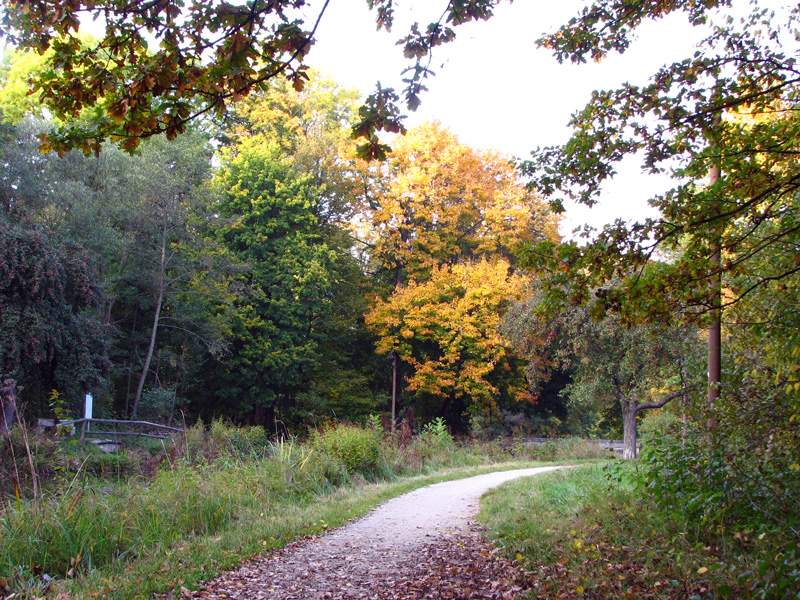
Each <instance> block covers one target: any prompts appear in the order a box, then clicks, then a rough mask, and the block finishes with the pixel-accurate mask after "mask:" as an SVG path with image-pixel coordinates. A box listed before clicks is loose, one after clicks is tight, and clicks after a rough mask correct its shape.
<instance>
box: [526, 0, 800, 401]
mask: <svg viewBox="0 0 800 600" xmlns="http://www.w3.org/2000/svg"><path fill="white" fill-rule="evenodd" d="M717 4H718V3H717V2H708V3H699V4H696V3H688V2H687V3H662V2H653V3H646V4H643V5H642V6H639V7H636V8H635V9H629V8H626V6H627V5H626V4H625V3H613V2H612V3H596V4H595V5H593V6H591V7H589V8H587V9H586V10H585V11H584V13H582V15H581V16H580V17H578V18H575V19H573V20H571V21H570V22H569V23H568V24H567V25H565V26H564V27H562V28H561V29H560V30H559V31H558V32H557V33H556V34H554V35H551V36H548V37H546V38H544V40H543V41H542V43H543V44H544V45H545V46H547V47H550V48H552V49H553V50H554V51H555V53H556V56H557V57H558V58H559V59H561V60H566V59H571V60H574V61H583V60H585V59H586V57H587V56H591V57H592V58H595V59H597V60H600V59H602V57H603V56H604V55H605V53H606V52H608V51H612V50H619V51H624V50H625V49H626V48H627V45H628V41H629V39H630V35H631V34H632V31H633V30H634V29H635V28H636V26H638V25H639V24H640V23H641V21H642V20H643V19H646V18H651V17H652V18H656V17H658V16H659V15H661V14H663V13H665V12H668V11H670V10H673V9H680V10H685V11H687V12H688V13H689V15H690V18H691V19H692V21H693V22H694V23H697V24H700V23H705V22H706V20H707V17H706V16H705V13H704V12H703V11H702V10H701V7H702V6H708V5H717ZM799 10H800V9H798V7H796V6H795V7H792V8H790V9H788V13H787V14H786V15H781V16H780V17H779V16H775V15H774V13H771V12H770V11H766V12H765V11H763V10H762V9H761V7H759V6H758V4H757V3H755V4H754V7H753V9H752V12H751V13H750V14H749V15H748V16H747V17H745V18H743V19H742V20H741V21H737V20H735V19H734V18H733V17H732V16H731V18H730V19H729V20H728V21H726V22H723V23H722V24H721V25H716V26H715V27H713V28H712V29H711V32H710V34H709V36H708V38H707V39H706V40H705V42H704V43H703V45H702V46H701V47H700V49H699V50H698V51H697V53H696V54H695V56H693V57H692V58H688V59H686V60H684V61H681V62H678V63H675V64H672V65H667V66H665V67H663V68H662V69H660V70H659V71H658V72H657V73H656V74H655V75H654V76H653V78H652V81H651V83H650V84H648V85H646V86H642V87H637V86H632V85H625V86H623V87H622V88H620V89H618V90H611V91H601V92H595V94H594V95H593V97H592V100H591V101H590V102H589V104H587V105H586V107H585V108H584V109H583V110H582V111H580V112H579V113H578V114H576V115H575V117H574V119H573V121H572V125H573V128H574V134H573V137H572V139H571V140H570V141H569V142H568V143H567V144H565V145H564V146H563V147H560V148H547V149H544V150H540V151H538V152H537V153H535V155H534V158H533V160H531V161H529V162H527V163H526V164H525V165H524V166H523V168H524V170H525V171H526V173H527V174H528V175H530V176H531V178H532V184H533V186H534V187H536V188H537V189H539V190H540V191H541V192H543V193H545V194H547V195H551V196H552V201H553V203H554V205H555V207H556V208H560V207H562V206H563V204H562V199H563V198H566V197H570V198H572V199H574V200H577V201H578V202H582V203H584V204H588V205H591V204H593V203H594V202H595V201H596V199H597V197H598V194H599V193H600V189H601V186H602V185H603V183H604V182H605V181H606V180H607V179H608V178H610V177H613V176H614V174H615V165H616V163H617V162H618V161H620V160H622V158H623V157H625V156H627V155H639V156H641V157H642V158H643V168H644V169H646V170H649V171H650V172H654V173H655V172H663V171H667V172H670V173H671V174H672V175H673V176H674V177H675V178H676V182H677V186H676V187H675V188H674V189H672V190H670V191H669V192H667V193H665V194H663V195H661V196H658V197H656V198H653V199H651V204H653V205H654V206H655V207H657V208H658V209H659V210H660V212H661V216H660V217H659V218H656V219H649V220H647V221H645V222H642V223H635V224H628V223H625V222H624V221H622V220H619V221H617V222H616V223H615V224H613V225H610V226H607V227H606V228H605V229H603V230H602V231H600V232H591V231H589V230H587V232H586V236H587V240H588V241H587V242H586V243H585V244H581V243H579V242H572V243H568V244H564V245H561V246H559V247H558V248H555V247H554V246H550V247H544V246H541V247H539V248H537V249H534V250H532V251H531V252H530V253H529V255H528V260H527V264H529V265H539V266H544V265H545V264H548V265H549V267H546V268H549V269H550V270H551V274H552V277H551V279H552V281H553V283H554V285H553V288H552V289H553V295H552V297H551V299H552V300H554V302H555V304H561V303H563V299H558V297H559V296H562V292H563V290H569V293H568V295H569V296H570V301H572V302H575V303H581V302H585V301H587V299H588V298H589V296H590V294H591V291H592V290H593V289H595V288H598V287H600V288H604V289H605V292H604V295H603V298H602V299H601V306H600V307H599V309H600V310H606V309H608V310H612V311H617V312H619V313H622V314H623V315H624V316H625V318H626V320H628V321H631V322H633V321H636V320H637V319H650V320H663V319H672V318H678V316H679V315H682V316H684V317H688V318H692V319H695V320H698V321H699V322H701V323H705V324H709V325H711V324H714V323H718V322H719V321H720V320H721V314H722V312H723V311H724V310H725V309H727V308H728V307H730V306H732V305H734V304H736V303H737V302H740V301H741V300H742V299H743V298H745V297H747V296H748V295H751V294H753V293H755V292H756V290H758V289H760V288H769V287H771V286H773V284H774V283H775V282H782V281H785V280H787V279H791V278H793V277H795V276H796V273H797V272H798V269H797V266H796V265H795V264H793V263H792V262H791V260H789V259H788V256H789V255H794V254H795V250H794V248H795V247H796V241H797V230H798V221H797V218H796V216H797V214H798V213H797V210H796V209H797V206H796V203H797V198H798V195H797V192H798V189H800V188H798V183H800V178H798V172H797V163H796V160H795V158H794V157H795V156H796V154H797V151H798V146H797V141H798V139H800V138H798V136H797V133H798V130H797V128H798V125H799V124H800V121H798V119H797V117H796V114H797V97H798V96H797V92H798V84H800V73H798V72H797V70H796V68H795V61H796V57H797V53H798V45H797V39H798V38H797V29H796V27H795V25H794V23H795V19H796V17H797V16H798V11H799ZM784 23H788V26H785V25H783V24H784ZM706 181H708V183H707V184H706ZM664 255H668V256H669V257H670V260H668V261H662V262H661V263H660V264H659V265H657V266H652V265H653V262H654V260H658V259H659V257H660V256H664ZM773 256H774V257H780V259H778V260H774V261H773V260H766V257H773ZM645 267H647V268H645ZM651 267H652V268H651ZM616 279H619V280H620V285H615V286H614V287H613V288H612V287H610V286H608V283H609V282H610V281H612V280H616ZM779 285H780V284H779ZM723 290H724V294H723ZM709 360H710V365H711V364H712V360H716V359H715V358H714V357H713V356H710V357H709ZM717 385H718V381H714V380H713V379H712V380H711V382H710V388H711V392H712V393H711V394H710V397H712V398H713V397H714V396H715V394H714V393H713V392H714V388H715V387H716V386H717Z"/></svg>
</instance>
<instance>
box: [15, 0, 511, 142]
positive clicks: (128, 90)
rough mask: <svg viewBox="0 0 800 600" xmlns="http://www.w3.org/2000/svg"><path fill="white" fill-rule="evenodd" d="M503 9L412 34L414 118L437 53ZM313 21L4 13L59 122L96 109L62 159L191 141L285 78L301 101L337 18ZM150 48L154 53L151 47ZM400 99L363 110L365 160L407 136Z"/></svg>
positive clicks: (32, 2) (165, 7) (190, 12)
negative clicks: (84, 28) (320, 41)
mask: <svg viewBox="0 0 800 600" xmlns="http://www.w3.org/2000/svg"><path fill="white" fill-rule="evenodd" d="M499 2H500V0H469V1H468V2H463V1H458V2H456V1H452V0H449V1H447V2H446V3H445V6H444V10H443V12H442V15H441V17H440V18H439V20H438V21H436V22H434V23H431V24H430V25H428V26H427V28H426V29H425V30H424V32H423V31H420V27H419V24H414V25H413V26H412V28H411V31H410V32H409V34H408V35H407V36H405V37H403V38H402V39H401V40H400V42H399V43H400V44H402V45H403V48H404V53H405V55H406V57H407V58H409V59H410V60H412V61H414V64H413V66H411V67H410V68H409V69H408V72H409V73H410V75H409V77H407V78H406V83H407V84H408V85H407V87H406V89H405V91H404V96H405V101H406V104H407V106H408V107H409V108H410V109H411V110H415V109H416V107H417V106H418V105H419V94H420V93H421V92H422V91H423V90H424V89H425V86H424V83H423V82H424V80H425V79H426V78H427V77H428V76H430V75H432V74H433V71H431V70H430V68H429V64H430V52H431V50H432V49H433V48H434V47H436V46H439V45H441V44H443V43H447V42H450V41H452V40H453V39H454V38H455V31H454V29H453V28H454V27H456V26H458V25H462V24H464V23H468V22H470V21H474V20H486V19H488V18H489V17H491V15H492V9H493V7H494V6H495V5H497V4H499ZM328 4H329V2H328V1H327V0H326V2H324V4H323V5H322V7H321V9H320V10H319V13H317V14H316V15H315V16H314V17H311V18H309V17H306V16H305V15H304V14H303V13H302V12H301V9H302V8H304V7H307V6H309V3H308V2H307V1H306V0H277V1H271V2H266V1H263V0H250V1H249V2H247V3H246V4H244V5H233V4H230V3H228V2H224V1H215V2H199V1H193V2H192V3H190V5H189V6H188V7H186V6H184V3H183V2H180V1H178V0H166V1H164V2H158V3H155V4H144V5H141V4H131V3H128V2H123V1H121V0H101V1H99V2H98V1H96V0H77V1H75V2H71V3H69V4H68V5H64V4H63V3H62V2H60V1H58V0H6V1H5V2H4V3H3V9H2V12H0V34H2V35H4V37H6V38H7V39H8V40H9V41H10V42H11V43H12V44H15V45H17V46H18V47H19V48H22V49H27V48H31V49H34V50H36V51H37V52H38V53H39V54H43V53H45V52H46V51H51V52H52V54H51V58H50V59H49V61H48V65H49V67H50V68H49V69H47V70H45V71H44V72H42V73H41V74H38V76H37V77H36V78H35V79H34V89H35V90H36V91H39V92H40V98H41V100H42V102H43V103H44V104H45V105H46V106H47V107H48V109H49V110H50V111H51V112H52V114H53V115H54V116H55V117H56V118H58V119H60V120H62V121H64V122H65V123H67V122H68V121H69V118H70V117H74V116H76V115H78V114H79V113H80V112H81V111H82V110H83V109H84V108H86V107H90V108H92V109H93V111H94V113H95V114H94V116H93V117H92V120H91V121H90V122H84V123H67V124H66V125H65V126H64V127H62V128H61V129H60V130H59V131H58V132H53V133H51V134H49V135H48V136H47V140H48V141H47V142H46V143H45V146H46V147H47V148H52V149H55V150H58V151H64V150H68V149H71V148H82V149H83V150H84V151H87V152H89V151H95V152H99V150H100V148H101V144H102V142H103V141H105V140H107V139H109V138H110V139H115V140H117V141H119V142H120V144H121V145H122V146H123V147H125V148H127V149H133V148H135V147H136V146H137V145H138V143H139V141H140V140H141V139H143V138H146V137H150V136H152V135H154V134H158V133H166V135H167V136H169V137H170V138H172V137H174V136H175V135H177V134H179V133H181V132H183V131H184V130H185V128H186V126H187V124H188V123H189V122H191V121H192V120H195V119H198V118H201V117H203V116H204V115H207V114H215V115H217V116H221V115H224V114H225V112H226V110H227V108H228V105H229V104H230V103H232V102H237V101H239V100H241V99H242V98H243V97H246V96H247V95H248V94H249V93H251V92H253V91H259V90H264V89H266V87H267V86H268V85H269V83H270V82H271V81H273V80H276V79H278V78H280V77H283V78H285V79H286V80H287V81H289V82H291V84H292V86H293V87H294V88H295V89H297V90H301V89H302V88H303V86H304V85H305V82H306V81H307V80H308V79H309V74H308V72H307V71H308V70H307V68H306V66H305V65H304V64H303V60H304V58H305V57H306V55H307V54H308V52H309V51H310V50H311V48H312V46H313V44H314V34H315V31H316V28H317V26H318V25H319V22H320V20H321V19H322V17H323V15H324V13H325V11H326V10H327V8H328ZM367 5H368V6H369V7H370V8H372V9H375V11H376V23H377V25H378V27H379V28H385V29H387V30H390V29H391V26H392V24H393V21H394V10H393V7H392V2H391V0H367ZM99 17H102V18H103V19H104V20H105V23H106V33H105V35H104V36H103V37H102V38H101V39H100V40H99V41H97V42H95V43H90V44H88V45H82V40H81V39H80V37H79V36H78V31H79V28H80V25H81V19H84V20H87V19H89V18H94V19H96V18H99ZM148 41H152V42H153V47H152V48H151V47H150V46H149V44H148ZM397 99H398V97H397V95H396V94H395V93H394V91H393V90H391V89H387V90H383V89H381V88H380V86H378V90H377V91H376V93H375V94H374V95H372V96H370V98H369V99H368V102H367V104H366V105H365V106H364V107H362V110H361V111H360V116H361V121H360V122H359V123H358V124H357V125H356V126H355V127H354V132H355V135H357V136H359V137H363V138H365V140H366V142H365V143H364V144H363V146H362V147H361V149H360V153H361V155H362V156H363V157H365V158H374V157H379V156H385V146H384V145H383V144H382V143H381V142H380V140H378V138H377V135H376V134H377V132H378V131H392V132H395V133H396V132H399V131H401V130H403V127H402V117H401V115H400V114H399V112H398V110H397V108H396V106H395V101H396V100H397Z"/></svg>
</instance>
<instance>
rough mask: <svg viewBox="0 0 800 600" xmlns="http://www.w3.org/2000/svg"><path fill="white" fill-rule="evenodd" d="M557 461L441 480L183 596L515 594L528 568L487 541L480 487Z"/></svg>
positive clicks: (287, 598)
mask: <svg viewBox="0 0 800 600" xmlns="http://www.w3.org/2000/svg"><path fill="white" fill-rule="evenodd" d="M557 468H559V467H541V468H536V469H518V470H515V471H502V472H497V473H489V474H486V475H478V476H477V477H470V478H468V479H460V480H457V481H448V482H445V483H437V484H435V485H430V486H428V487H424V488H421V489H418V490H415V491H413V492H410V493H408V494H405V495H403V496H400V497H398V498H394V499H393V500H390V501H388V502H386V503H384V504H382V505H381V506H379V507H378V508H377V509H375V510H374V511H372V512H371V513H370V514H369V515H368V516H366V517H365V518H363V519H360V520H358V521H356V522H354V523H352V524H350V525H347V526H345V527H342V528H340V529H337V530H334V531H332V532H330V533H328V534H326V535H323V536H320V537H316V538H313V539H310V540H304V541H301V542H296V543H293V544H290V545H289V546H287V547H285V548H283V549H282V550H278V551H276V552H273V553H271V554H269V555H268V556H266V557H264V558H262V559H259V560H256V561H254V562H251V563H248V564H246V565H244V566H242V567H241V568H239V570H237V571H232V572H230V573H227V574H225V575H223V576H221V577H219V578H218V579H215V580H213V581H210V582H208V583H207V584H206V585H205V586H203V587H202V588H201V590H200V591H198V592H192V593H188V592H187V591H186V590H183V595H184V597H191V598H199V599H203V600H313V599H318V598H330V599H355V598H369V599H375V600H407V599H408V600H410V599H423V598H425V599H427V598H436V599H446V598H451V599H455V598H458V599H464V600H467V599H477V598H503V599H507V598H514V597H516V595H517V593H518V592H519V591H520V587H519V585H518V582H519V581H521V576H522V573H521V572H520V571H519V569H518V567H517V566H516V565H515V563H513V562H510V561H508V560H506V559H504V558H502V557H500V556H499V555H498V553H497V551H496V550H495V549H494V548H493V547H492V546H491V545H490V544H489V543H488V542H486V541H485V540H484V539H483V538H482V536H481V534H480V531H479V528H478V527H477V526H476V524H475V522H474V520H473V517H474V516H475V514H476V513H477V511H478V506H479V499H480V497H481V495H482V494H483V493H484V492H486V491H487V490H489V489H490V488H493V487H496V486H498V485H500V484H501V483H504V482H506V481H509V480H511V479H515V478H517V477H525V476H530V475H536V474H537V473H542V472H544V471H550V470H552V469H557Z"/></svg>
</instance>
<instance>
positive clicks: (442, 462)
mask: <svg viewBox="0 0 800 600" xmlns="http://www.w3.org/2000/svg"><path fill="white" fill-rule="evenodd" d="M445 436H446V439H445ZM47 443H48V444H49V443H50V442H47ZM51 450H52V449H51ZM49 451H50V450H49ZM591 452H592V451H591V450H590V449H589V448H580V449H579V448H578V446H576V445H574V444H573V445H561V446H557V445H553V446H552V447H549V448H543V447H533V448H528V447H526V446H524V445H522V444H516V445H514V444H511V445H504V444H499V443H494V444H492V443H481V444H462V445H458V444H456V443H455V442H454V441H453V440H452V438H450V437H449V435H447V434H446V432H445V433H444V434H442V432H438V433H436V432H434V433H430V432H429V433H428V434H426V435H422V436H420V437H419V438H415V439H412V440H411V442H410V443H408V444H406V445H405V446H402V445H400V444H399V443H398V440H396V439H393V438H392V437H391V436H388V435H386V434H383V433H381V432H379V431H377V430H375V429H372V428H369V427H368V428H358V427H353V426H339V427H334V428H331V429H327V430H324V431H322V432H319V433H318V434H317V435H316V436H314V437H313V438H312V440H311V441H310V442H308V443H306V444H301V443H298V442H297V441H296V440H283V441H270V440H269V439H268V438H267V437H266V435H265V434H264V433H263V430H260V429H259V428H247V429H236V428H234V427H232V426H230V425H226V424H224V423H214V424H213V425H212V426H211V427H210V429H209V430H205V429H203V428H202V427H195V428H192V429H190V430H189V431H187V433H186V435H185V437H183V438H181V439H176V440H175V442H174V444H173V445H169V446H165V447H163V448H162V449H161V451H160V452H157V454H158V458H157V460H159V461H160V463H159V464H158V466H157V468H155V471H154V472H153V474H152V475H151V476H150V477H147V478H145V477H141V476H138V477H135V476H134V477H131V476H128V477H123V476H120V471H116V472H114V473H113V477H111V478H102V477H99V476H98V475H99V474H101V472H102V469H101V470H100V471H98V470H97V469H96V468H94V467H92V468H89V465H97V464H102V463H103V462H104V461H110V460H111V459H109V458H107V457H105V455H86V456H83V457H82V458H81V461H80V463H79V464H77V465H75V464H74V461H72V459H65V458H64V455H65V454H66V452H64V451H61V450H59V451H52V452H51V456H55V457H58V461H59V465H64V464H67V465H69V464H71V463H72V467H71V468H62V469H61V470H57V469H52V475H53V477H54V478H55V479H53V480H51V482H50V485H49V486H47V488H46V490H47V491H46V492H45V493H43V494H40V496H39V497H38V498H36V499H33V498H31V499H20V501H16V500H14V501H12V498H11V497H10V496H6V499H7V501H6V503H5V506H4V507H3V508H0V539H2V540H3V543H2V544H0V579H2V581H0V584H3V585H6V586H7V587H8V589H7V590H6V591H8V592H16V593H25V589H28V590H29V593H31V594H43V593H45V592H47V589H48V588H54V586H55V587H56V588H58V589H59V590H61V591H63V590H64V589H66V588H65V585H67V587H69V588H70V589H72V588H76V586H77V587H80V585H82V584H81V579H84V580H87V579H86V578H87V576H89V579H88V580H96V579H97V578H98V577H100V579H102V578H103V577H105V578H108V574H109V573H118V574H119V573H123V572H126V565H127V566H128V567H127V570H129V569H130V567H129V566H130V565H132V564H135V563H139V564H142V565H148V564H151V563H153V561H155V563H154V564H155V565H156V567H157V568H158V569H160V568H162V567H160V566H158V565H161V564H162V563H164V561H165V560H167V558H165V557H168V556H169V554H170V553H172V552H175V548H178V547H181V548H182V547H184V546H185V545H187V544H188V545H189V546H192V547H197V548H198V549H197V552H199V553H200V554H201V555H203V556H206V554H204V553H206V552H208V550H207V548H210V547H213V546H214V545H215V544H216V543H217V542H218V541H220V540H233V541H229V542H227V543H228V544H229V545H228V547H230V546H231V545H232V546H234V547H235V546H237V544H238V545H240V546H241V548H242V550H241V551H244V552H245V553H247V552H253V551H256V550H258V549H263V548H269V547H274V546H277V545H280V544H282V543H286V542H287V541H289V540H290V539H291V538H292V537H294V536H296V535H302V534H304V533H309V532H311V533H313V532H314V531H315V530H316V531H319V530H321V529H322V528H324V527H323V526H327V523H323V521H324V519H323V518H322V517H318V519H315V520H314V521H312V523H313V525H312V524H311V523H308V522H307V520H308V519H309V518H310V515H313V514H315V513H314V511H317V510H322V509H316V508H314V505H315V502H316V501H317V500H318V499H320V498H323V497H326V496H327V497H331V496H332V495H335V494H339V493H340V492H339V491H338V490H342V489H345V488H343V486H347V485H348V484H363V483H365V482H366V481H380V480H391V479H393V478H395V477H397V476H401V475H402V476H410V475H424V474H430V473H434V472H440V471H441V469H443V468H459V467H461V468H464V467H477V466H480V465H490V464H494V463H500V462H508V461H510V460H517V461H527V460H530V459H531V458H540V457H544V456H546V457H547V458H549V459H553V460H558V459H562V460H563V459H567V458H570V459H571V458H572V457H574V456H576V455H581V454H583V455H587V454H590V453H591ZM594 452H595V455H597V451H596V450H595V451H594ZM101 456H102V458H101ZM154 460H156V459H155V458H153V457H152V456H150V458H149V459H148V458H142V457H140V456H137V457H136V458H135V460H134V459H131V460H130V461H127V460H125V459H121V458H118V459H117V461H118V462H121V463H125V464H128V463H130V464H145V463H152V462H153V461H154ZM70 470H71V474H68V473H69V472H70ZM106 474H111V473H106ZM56 483H57V484H58V485H56ZM351 487H352V485H351ZM337 502H338V503H339V504H342V502H341V501H337ZM353 502H355V501H353ZM334 504H336V502H335V503H334ZM345 504H346V503H345ZM357 505H358V503H357V502H355V504H353V506H357ZM342 506H344V504H342ZM325 510H327V511H328V512H326V513H325V514H327V515H328V516H327V517H325V518H327V519H332V518H333V516H331V515H339V516H338V517H337V518H339V519H340V521H341V522H343V521H345V520H346V519H347V518H349V517H350V516H352V514H351V513H350V512H342V511H343V509H342V507H341V506H338V507H336V509H335V510H333V509H325ZM331 510H333V512H331ZM353 510H356V509H353ZM359 510H360V509H359ZM337 511H338V512H337ZM356 512H357V510H356ZM319 514H322V513H319ZM291 515H295V517H294V520H293V517H292V516H291ZM242 530H245V531H246V533H242ZM259 536H261V537H259ZM240 538H241V539H240ZM236 540H240V541H236ZM256 542H258V545H255V546H254V544H255V543H256ZM220 543H223V542H220ZM201 547H202V549H200V548H201ZM220 552H223V551H220ZM220 552H217V558H214V559H207V558H206V559H204V558H198V559H197V564H198V565H201V566H202V568H203V569H207V568H211V567H209V561H211V562H214V561H218V560H219V558H218V557H219V555H220ZM224 552H231V551H230V550H225V551H224ZM184 558H185V557H184ZM231 561H233V559H231V560H230V561H228V565H229V566H230V564H232V562H231ZM150 570H152V568H151V569H150ZM104 573H105V575H103V574H104ZM199 576H201V575H200V574H197V573H195V577H199ZM165 581H166V580H163V581H161V583H162V584H164V582H165ZM175 581H177V580H175ZM54 582H56V583H54ZM65 582H66V583H65ZM169 583H170V582H169V581H167V583H166V584H169ZM125 585H129V584H119V586H121V587H120V589H123V588H125ZM2 592H3V589H2V588H0V593H2ZM120 594H121V592H120ZM117 597H127V596H125V595H124V594H122V595H119V596H117Z"/></svg>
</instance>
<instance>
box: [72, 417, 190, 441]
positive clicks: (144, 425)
mask: <svg viewBox="0 0 800 600" xmlns="http://www.w3.org/2000/svg"><path fill="white" fill-rule="evenodd" d="M93 423H99V424H102V425H118V426H124V427H136V428H141V429H143V430H144V431H120V430H119V428H112V429H115V430H114V431H101V430H97V429H92V427H91V425H92V424H93ZM79 425H80V428H81V439H84V438H85V437H86V436H87V435H106V436H112V437H116V436H138V437H146V438H155V439H158V440H166V439H169V437H170V436H171V434H175V433H183V429H180V428H178V427H170V426H168V425H160V424H158V423H151V422H150V421H123V420H118V419H75V420H73V421H62V422H60V423H59V424H58V426H59V427H77V426H79ZM104 429H108V428H104ZM154 430H155V431H169V432H171V433H164V434H161V433H150V432H152V431H154Z"/></svg>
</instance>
